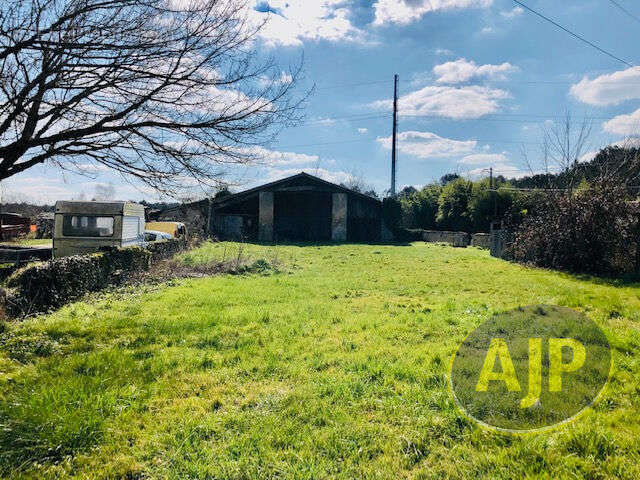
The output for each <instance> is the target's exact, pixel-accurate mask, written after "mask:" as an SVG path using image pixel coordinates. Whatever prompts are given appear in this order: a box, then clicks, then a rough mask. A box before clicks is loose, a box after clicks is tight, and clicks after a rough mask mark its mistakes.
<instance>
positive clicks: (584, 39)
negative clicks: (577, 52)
mask: <svg viewBox="0 0 640 480" xmlns="http://www.w3.org/2000/svg"><path fill="white" fill-rule="evenodd" d="M513 1H514V2H515V3H517V4H518V5H520V6H521V7H523V8H525V9H527V10H529V11H530V12H531V13H533V14H534V15H537V16H538V17H540V18H542V19H543V20H545V21H547V22H549V23H551V24H552V25H555V26H556V27H558V28H559V29H560V30H562V31H564V32H566V33H568V34H569V35H571V36H572V37H574V38H577V39H578V40H580V41H581V42H583V43H585V44H587V45H589V46H590V47H592V48H595V49H596V50H598V51H599V52H600V53H603V54H604V55H607V56H608V57H611V58H613V59H614V60H616V61H618V62H621V63H624V64H625V65H627V66H628V67H633V66H634V65H633V64H631V63H629V62H627V61H626V60H623V59H622V58H620V57H618V56H616V55H614V54H613V53H611V52H608V51H607V50H605V49H603V48H601V47H599V46H598V45H596V44H595V43H593V42H591V41H590V40H587V39H586V38H584V37H583V36H581V35H579V34H577V33H575V32H572V31H571V30H569V29H568V28H566V27H563V26H562V25H560V24H559V23H558V22H556V21H554V20H552V19H550V18H549V17H547V16H545V15H543V14H542V13H540V12H538V11H536V10H534V9H533V8H531V7H529V6H527V5H526V4H524V3H522V2H521V1H520V0H513Z"/></svg>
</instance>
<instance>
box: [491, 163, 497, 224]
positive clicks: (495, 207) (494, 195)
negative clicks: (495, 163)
mask: <svg viewBox="0 0 640 480" xmlns="http://www.w3.org/2000/svg"><path fill="white" fill-rule="evenodd" d="M496 183H497V182H495V181H494V179H493V167H491V168H489V190H490V191H491V196H492V197H493V219H494V220H495V219H496V218H498V189H497V188H496V186H497V185H495V184H496Z"/></svg>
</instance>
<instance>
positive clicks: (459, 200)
mask: <svg viewBox="0 0 640 480" xmlns="http://www.w3.org/2000/svg"><path fill="white" fill-rule="evenodd" d="M472 192H473V183H472V182H471V181H469V180H465V179H464V178H457V179H455V180H453V181H451V182H449V183H447V184H446V185H445V186H444V187H443V188H442V192H441V193H440V198H439V199H438V217H437V219H436V220H437V223H438V227H439V228H440V229H441V230H451V231H458V232H468V231H470V230H471V217H470V216H469V209H468V207H469V199H470V198H471V194H472Z"/></svg>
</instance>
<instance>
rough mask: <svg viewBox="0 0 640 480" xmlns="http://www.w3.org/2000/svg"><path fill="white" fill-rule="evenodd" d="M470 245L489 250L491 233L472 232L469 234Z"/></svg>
mask: <svg viewBox="0 0 640 480" xmlns="http://www.w3.org/2000/svg"><path fill="white" fill-rule="evenodd" d="M471 246H472V247H478V248H484V249H486V250H489V249H490V248H491V235H489V234H488V233H474V234H473V235H471Z"/></svg>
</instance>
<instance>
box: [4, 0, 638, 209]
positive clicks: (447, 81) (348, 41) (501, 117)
mask: <svg viewBox="0 0 640 480" xmlns="http://www.w3.org/2000/svg"><path fill="white" fill-rule="evenodd" d="M523 1H524V3H526V4H527V5H529V6H530V7H532V8H534V9H537V10H539V11H540V12H543V13H544V14H545V15H548V16H549V17H551V18H553V19H554V20H556V21H557V22H559V23H561V24H562V25H564V26H566V27H567V28H570V29H571V30H573V31H575V32H577V33H579V34H581V35H583V36H584V37H586V38H588V39H589V40H590V41H592V42H594V43H597V44H598V45H599V46H601V47H602V48H604V49H606V50H608V51H610V52H612V53H614V54H615V55H616V56H618V57H620V58H622V59H624V60H626V61H627V62H629V63H630V64H632V65H636V64H640V63H639V62H640V58H638V57H639V56H640V55H638V52H637V45H638V42H639V41H640V21H638V20H637V19H633V18H631V17H630V16H628V15H626V14H625V13H623V12H621V11H620V10H619V9H617V8H615V7H614V5H613V4H612V3H611V2H610V1H609V0H563V1H561V2H558V1H557V0H556V1H551V0H523ZM618 2H619V3H620V4H621V5H623V6H624V7H626V8H627V9H628V10H629V11H630V12H632V13H633V14H635V15H637V16H638V17H639V18H640V5H638V4H636V2H633V1H631V0H618ZM248 8H249V11H250V15H251V16H252V17H253V18H255V19H257V20H260V19H262V18H265V17H268V19H269V23H268V25H267V27H266V28H265V29H264V31H263V32H262V35H261V38H260V39H259V41H258V45H257V48H258V49H259V51H261V52H262V53H264V54H265V55H273V56H274V57H275V58H276V60H277V61H278V62H279V63H280V64H281V65H282V66H283V69H285V70H286V66H287V65H288V64H295V63H296V62H297V61H298V60H299V58H300V56H301V55H302V54H304V60H305V78H304V80H303V86H311V85H313V84H315V86H316V91H315V93H314V95H313V96H312V97H311V98H310V99H309V102H308V104H307V107H306V112H305V113H306V118H305V120H304V124H303V125H300V126H298V127H295V128H291V129H288V130H285V131H284V132H282V134H281V135H280V136H279V138H278V140H277V142H275V143H274V144H272V145H268V146H266V147H265V149H264V151H263V153H264V158H265V162H266V163H265V164H264V165H261V166H255V167H247V168H244V169H242V171H235V172H233V174H232V175H230V177H229V180H231V181H233V182H234V183H235V184H236V186H235V187H234V189H235V190H240V189H243V188H245V187H250V186H254V185H257V184H259V183H262V182H265V181H270V180H274V179H277V178H282V177H284V176H286V175H289V174H293V173H297V172H299V171H303V170H304V171H307V172H309V173H312V174H314V173H315V174H318V175H319V176H322V177H324V178H327V179H328V180H332V181H338V182H340V181H346V180H348V178H349V177H350V176H352V175H355V176H357V177H362V178H364V180H365V181H366V183H368V184H370V185H371V186H373V187H374V188H375V189H376V190H378V191H380V192H382V191H384V190H386V189H388V188H389V181H390V180H389V178H390V156H391V153H390V148H389V147H390V135H391V117H390V112H391V103H390V101H391V97H392V93H393V75H394V73H398V74H399V75H400V97H401V100H400V118H399V129H398V130H399V139H400V142H399V173H398V183H399V185H400V186H404V185H415V186H421V185H424V184H426V183H429V182H431V181H433V180H436V179H438V178H439V177H440V176H442V175H443V174H445V173H448V172H458V173H460V174H462V175H468V176H471V177H477V176H480V175H483V172H484V171H485V169H487V168H488V167H494V169H495V170H496V171H497V173H502V174H504V175H506V176H521V175H523V174H526V173H528V170H527V166H526V164H525V162H524V160H523V157H522V154H521V150H522V146H523V145H524V146H526V148H527V149H528V150H529V156H530V159H533V160H534V161H535V158H536V156H537V155H538V154H539V144H540V139H541V136H542V133H541V129H542V128H543V126H544V124H545V122H549V121H550V120H552V119H553V118H554V117H555V116H559V115H562V114H563V112H565V111H567V110H568V111H570V112H571V113H572V115H573V116H574V117H576V118H578V119H580V118H582V117H585V116H589V117H590V118H592V119H593V135H592V137H591V141H590V145H589V148H588V149H587V151H586V152H585V153H587V156H586V157H585V158H588V153H589V152H591V151H595V150H597V149H598V148H600V147H602V146H604V145H607V144H611V143H615V142H620V141H622V140H623V139H625V138H627V137H629V136H633V135H635V134H636V133H637V132H640V129H636V128H635V127H636V126H637V125H640V68H631V67H628V66H626V65H624V64H622V63H620V62H617V61H615V60H613V59H611V58H610V57H607V56H605V55H603V54H601V53H599V52H598V51H596V50H595V49H593V48H590V47H588V46H586V45H584V44H582V43H580V42H579V41H577V40H576V39H574V38H572V37H570V36H569V35H568V34H566V33H565V32H562V31H560V30H559V29H557V28H556V27H554V26H552V25H550V24H549V23H546V22H544V21H543V20H541V19H540V18H538V17H536V16H534V15H533V14H531V13H530V12H527V11H525V10H523V9H522V8H519V7H518V6H517V4H516V3H515V2H513V1H512V0H352V1H349V0H316V1H303V0H298V1H296V0H287V1H277V0H273V1H260V2H253V1H249V2H248ZM284 77H286V76H284ZM284 77H283V78H284ZM88 168H90V169H91V167H88ZM106 183H111V184H113V186H114V187H115V191H116V197H118V198H122V199H142V198H147V199H149V200H154V199H156V198H157V195H155V194H154V193H153V192H149V191H146V190H145V189H144V188H140V187H139V186H136V185H134V184H130V183H128V182H125V181H123V180H122V179H121V178H119V177H116V176H113V175H111V174H110V173H109V172H107V171H103V170H101V169H95V174H94V175H93V178H83V177H78V176H76V175H73V174H62V173H61V172H60V171H59V170H58V169H57V168H56V167H55V166H43V167H38V168H35V169H32V170H29V171H27V172H25V173H23V174H21V175H19V176H16V177H14V178H11V179H9V180H6V181H5V182H3V185H2V190H3V194H4V198H5V199H11V198H12V197H21V198H25V199H28V200H31V201H36V202H52V201H55V200H56V199H69V198H80V197H83V196H84V197H86V198H91V197H92V196H93V195H94V193H95V191H96V186H97V185H103V184H106ZM185 195H186V194H185ZM193 195H194V194H193V192H191V193H189V196H193Z"/></svg>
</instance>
